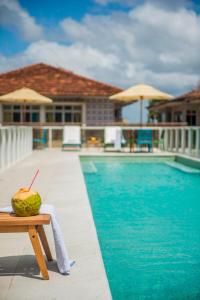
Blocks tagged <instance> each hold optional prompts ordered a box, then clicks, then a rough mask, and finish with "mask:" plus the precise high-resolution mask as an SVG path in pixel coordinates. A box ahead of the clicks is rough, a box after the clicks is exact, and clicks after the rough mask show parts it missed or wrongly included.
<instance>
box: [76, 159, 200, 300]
mask: <svg viewBox="0 0 200 300" xmlns="http://www.w3.org/2000/svg"><path fill="white" fill-rule="evenodd" d="M172 160H173V159H172V158H169V159H166V158H165V159H162V158H160V159H148V158H123V157H122V158H119V157H118V158H111V157H109V158H107V157H101V158H100V157H99V158H98V157H85V158H84V157H83V158H81V164H82V169H83V173H84V178H85V182H86V186H87V190H88V195H89V199H90V203H91V208H92V212H93V217H94V221H95V225H96V229H97V234H98V238H99V243H100V247H101V252H102V256H103V260H104V264H105V269H106V273H107V277H108V281H109V284H110V288H111V292H112V296H113V300H122V299H124V300H125V299H126V300H134V299H176V300H179V299H180V300H183V299H185V300H186V299H187V300H190V299H200V174H198V173H194V174H193V173H189V172H187V171H186V172H185V171H182V170H180V169H177V168H174V167H172V166H170V165H169V164H167V163H166V162H172Z"/></svg>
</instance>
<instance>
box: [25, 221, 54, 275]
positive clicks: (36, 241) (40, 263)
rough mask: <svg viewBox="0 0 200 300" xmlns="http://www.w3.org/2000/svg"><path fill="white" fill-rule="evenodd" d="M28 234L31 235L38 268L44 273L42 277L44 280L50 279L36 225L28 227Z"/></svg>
mask: <svg viewBox="0 0 200 300" xmlns="http://www.w3.org/2000/svg"><path fill="white" fill-rule="evenodd" d="M28 233H29V237H30V240H31V243H32V246H33V249H34V252H35V256H36V259H37V263H38V266H39V268H40V271H41V273H42V276H43V278H44V279H49V274H48V271H47V266H46V263H45V260H44V256H43V253H42V248H41V246H40V241H39V238H38V234H37V230H36V227H35V226H34V225H30V226H28Z"/></svg>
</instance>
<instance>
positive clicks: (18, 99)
mask: <svg viewBox="0 0 200 300" xmlns="http://www.w3.org/2000/svg"><path fill="white" fill-rule="evenodd" d="M0 102H7V103H30V104H47V103H51V102H52V100H51V99H50V98H48V97H45V96H43V95H41V94H39V93H38V92H36V91H34V90H32V89H29V88H22V89H19V90H16V91H14V92H11V93H8V94H5V95H3V96H0Z"/></svg>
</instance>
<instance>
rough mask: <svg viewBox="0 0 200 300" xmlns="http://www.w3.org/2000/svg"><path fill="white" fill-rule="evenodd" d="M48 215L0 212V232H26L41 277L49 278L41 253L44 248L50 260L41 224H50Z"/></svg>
mask: <svg viewBox="0 0 200 300" xmlns="http://www.w3.org/2000/svg"><path fill="white" fill-rule="evenodd" d="M50 221H51V217H50V215H37V216H32V217H16V215H15V214H8V213H0V233H14V232H28V234H29V238H30V240H31V243H32V246H33V250H34V252H35V256H36V260H37V263H38V266H39V269H40V272H41V273H42V277H43V279H46V280H47V279H49V274H48V271H47V266H46V262H45V259H44V256H43V253H42V248H41V245H40V241H41V244H42V246H43V248H44V252H45V254H46V257H47V260H48V261H52V260H53V258H52V255H51V251H50V248H49V244H48V241H47V237H46V234H45V231H44V228H43V225H46V224H50Z"/></svg>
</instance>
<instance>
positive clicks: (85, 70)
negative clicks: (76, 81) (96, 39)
mask: <svg viewBox="0 0 200 300" xmlns="http://www.w3.org/2000/svg"><path fill="white" fill-rule="evenodd" d="M35 62H44V63H47V64H52V65H54V66H58V67H63V68H66V69H70V70H73V71H75V72H78V73H81V74H83V75H87V76H91V74H92V73H93V72H94V70H100V69H102V70H103V71H104V72H106V71H112V70H115V66H116V65H117V64H118V58H117V57H116V56H115V55H113V54H103V53H102V52H101V51H98V50H97V49H93V48H91V47H89V46H83V45H82V44H78V43H74V44H73V45H71V46H64V45H60V44H58V43H56V42H49V41H38V42H34V43H32V44H31V45H30V46H29V47H28V48H27V49H26V51H24V52H23V53H20V54H18V55H15V56H13V57H10V58H6V57H4V56H0V66H1V70H0V71H5V70H9V69H11V68H14V67H17V66H23V65H26V64H30V63H35ZM95 75H96V74H94V75H93V76H94V77H95Z"/></svg>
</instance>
